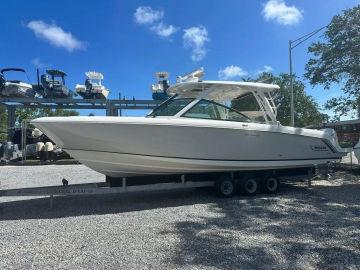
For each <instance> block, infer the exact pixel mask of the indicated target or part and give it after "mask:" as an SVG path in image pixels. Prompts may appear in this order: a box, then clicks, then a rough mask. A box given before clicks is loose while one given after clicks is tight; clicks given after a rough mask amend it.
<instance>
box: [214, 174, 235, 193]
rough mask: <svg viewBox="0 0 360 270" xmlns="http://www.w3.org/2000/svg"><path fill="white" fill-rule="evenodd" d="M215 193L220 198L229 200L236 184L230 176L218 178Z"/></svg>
mask: <svg viewBox="0 0 360 270" xmlns="http://www.w3.org/2000/svg"><path fill="white" fill-rule="evenodd" d="M214 188H215V191H216V193H217V195H218V196H219V197H221V198H231V197H233V196H234V194H235V191H236V183H235V181H234V180H233V179H232V178H231V177H230V176H225V175H224V176H220V177H219V179H218V180H217V181H216V182H215V186H214Z"/></svg>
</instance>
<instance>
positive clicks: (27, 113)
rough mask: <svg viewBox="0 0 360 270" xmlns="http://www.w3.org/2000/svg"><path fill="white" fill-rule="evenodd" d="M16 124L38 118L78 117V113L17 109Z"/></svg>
mask: <svg viewBox="0 0 360 270" xmlns="http://www.w3.org/2000/svg"><path fill="white" fill-rule="evenodd" d="M15 115H16V122H17V124H18V125H20V124H21V122H22V121H23V120H25V119H35V118H38V117H52V116H77V115H79V112H78V111H74V110H64V109H55V110H53V109H47V108H46V109H29V108H24V109H17V110H16V113H15Z"/></svg>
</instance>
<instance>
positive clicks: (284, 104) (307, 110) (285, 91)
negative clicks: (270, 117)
mask: <svg viewBox="0 0 360 270" xmlns="http://www.w3.org/2000/svg"><path fill="white" fill-rule="evenodd" d="M248 80H251V81H258V82H266V83H274V84H277V85H279V86H280V90H276V91H275V92H274V93H273V97H274V101H275V104H276V105H277V106H278V109H277V120H278V121H279V122H280V123H281V124H282V125H284V126H289V125H290V124H291V117H290V76H289V75H288V74H280V75H279V76H274V75H273V74H271V73H262V74H260V75H259V76H258V78H255V79H251V78H248ZM293 86H294V108H295V126H297V127H305V126H309V125H318V124H321V123H322V122H324V121H327V120H328V116H327V115H326V114H322V113H321V112H320V108H319V105H318V104H317V103H316V101H315V100H314V99H313V98H312V97H311V96H309V95H307V94H306V93H305V85H304V84H303V82H302V81H300V80H299V79H298V78H297V77H295V76H293ZM234 104H235V103H234ZM236 105H237V104H236ZM234 108H235V109H236V106H234ZM242 109H243V108H242Z"/></svg>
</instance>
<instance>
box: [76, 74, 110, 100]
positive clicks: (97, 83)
mask: <svg viewBox="0 0 360 270" xmlns="http://www.w3.org/2000/svg"><path fill="white" fill-rule="evenodd" d="M85 75H86V77H87V78H86V80H85V84H77V85H76V86H75V90H76V92H77V93H78V94H79V95H80V96H82V97H83V98H85V99H106V98H107V97H108V95H109V90H108V89H107V88H106V87H105V86H104V85H102V80H103V79H104V75H103V74H102V73H100V72H96V71H88V72H85Z"/></svg>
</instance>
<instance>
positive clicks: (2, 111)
mask: <svg viewBox="0 0 360 270" xmlns="http://www.w3.org/2000/svg"><path fill="white" fill-rule="evenodd" d="M6 125H7V115H6V108H5V107H1V106H0V142H2V141H5V140H6V134H7V130H6V128H7V126H6Z"/></svg>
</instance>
